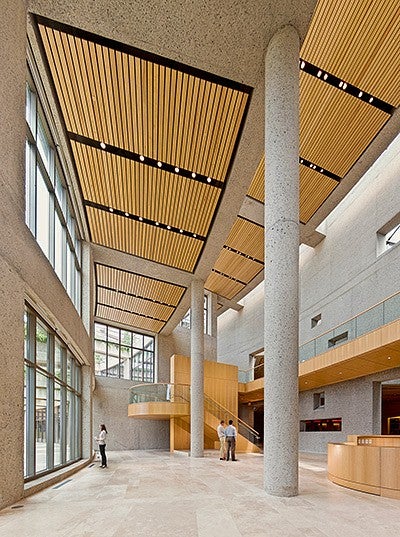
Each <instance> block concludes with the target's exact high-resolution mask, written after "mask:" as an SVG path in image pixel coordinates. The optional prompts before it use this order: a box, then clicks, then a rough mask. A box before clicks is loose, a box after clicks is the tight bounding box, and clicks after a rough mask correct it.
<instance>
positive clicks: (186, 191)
mask: <svg viewBox="0 0 400 537" xmlns="http://www.w3.org/2000/svg"><path fill="white" fill-rule="evenodd" d="M36 21H37V24H38V28H39V32H40V37H41V40H42V44H43V48H44V51H45V55H46V58H47V62H48V65H49V69H50V72H51V75H52V79H53V82H54V86H55V90H56V94H57V97H58V101H59V104H60V108H61V111H62V115H63V118H64V121H65V125H66V129H67V132H68V135H69V138H70V141H71V147H72V152H73V155H74V157H75V163H76V167H77V172H78V176H79V179H80V184H81V189H82V195H83V200H84V203H85V205H86V208H87V211H86V214H87V220H88V225H89V229H90V233H91V239H92V240H93V242H95V243H98V244H101V245H103V246H107V247H110V248H114V249H119V250H123V251H126V252H128V253H130V254H133V255H136V256H140V257H144V258H146V259H150V260H152V261H156V262H158V263H163V264H166V265H169V266H171V267H174V268H179V269H182V270H185V271H189V272H193V270H194V269H195V267H196V264H197V262H198V260H199V257H200V255H201V251H202V249H203V246H204V243H205V241H206V240H207V236H208V233H209V231H210V228H211V225H212V222H213V218H214V217H215V214H216V211H217V208H218V205H219V202H220V200H221V196H222V194H223V191H224V188H225V183H226V179H227V177H228V175H229V171H230V167H231V166H232V162H233V158H234V155H235V152H236V147H237V144H238V142H239V138H240V133H241V129H242V127H243V125H244V121H245V117H246V113H247V109H248V106H249V102H250V95H251V88H250V87H248V86H245V85H243V84H238V83H236V82H233V81H230V80H226V79H222V78H220V77H217V76H214V75H212V74H210V73H206V72H203V71H199V70H197V69H192V68H190V67H189V66H185V65H182V64H178V63H176V62H172V61H169V60H167V59H165V58H161V57H159V56H156V55H152V54H149V53H147V52H144V51H141V50H138V49H135V48H133V47H129V46H127V45H124V44H122V43H118V42H116V41H112V40H109V39H105V38H102V37H100V36H97V35H94V34H91V33H88V32H84V31H82V30H80V29H78V28H73V27H71V26H67V25H64V24H60V23H57V22H55V21H52V20H49V19H45V18H43V17H36ZM172 252H173V254H172Z"/></svg>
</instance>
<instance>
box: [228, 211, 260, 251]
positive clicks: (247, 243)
mask: <svg viewBox="0 0 400 537" xmlns="http://www.w3.org/2000/svg"><path fill="white" fill-rule="evenodd" d="M225 244H226V246H229V247H230V248H234V249H235V250H238V251H239V252H243V253H244V254H246V255H249V256H251V257H254V259H258V260H259V261H262V262H264V228H263V227H261V226H258V225H257V224H253V223H252V222H249V221H248V220H244V219H243V218H237V219H236V221H235V223H234V224H233V227H232V229H231V232H230V233H229V236H228V238H227V240H226V243H225Z"/></svg>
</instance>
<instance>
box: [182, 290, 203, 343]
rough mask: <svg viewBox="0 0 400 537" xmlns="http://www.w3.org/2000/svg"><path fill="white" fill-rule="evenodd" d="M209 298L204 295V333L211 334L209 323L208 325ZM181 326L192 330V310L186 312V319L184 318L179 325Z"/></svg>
mask: <svg viewBox="0 0 400 537" xmlns="http://www.w3.org/2000/svg"><path fill="white" fill-rule="evenodd" d="M208 317H209V315H208V296H207V295H204V333H205V334H209V333H210V331H209V323H208ZM179 326H182V327H183V328H188V329H189V330H190V309H189V310H188V311H187V312H186V314H185V315H184V317H183V318H182V320H181V322H180V323H179Z"/></svg>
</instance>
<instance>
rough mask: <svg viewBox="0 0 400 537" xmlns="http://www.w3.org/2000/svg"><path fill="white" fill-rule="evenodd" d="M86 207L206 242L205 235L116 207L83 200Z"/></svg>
mask: <svg viewBox="0 0 400 537" xmlns="http://www.w3.org/2000/svg"><path fill="white" fill-rule="evenodd" d="M83 202H84V204H85V206H86V207H93V208H94V209H99V210H100V211H105V212H107V213H112V214H116V215H117V216H122V217H123V218H129V219H130V220H135V222H140V223H142V224H147V225H149V226H154V227H158V228H159V229H165V230H167V231H171V232H172V233H177V234H178V235H184V236H185V237H190V238H191V239H196V240H198V241H201V242H205V241H206V237H203V235H198V234H197V233H192V232H191V231H186V230H185V229H182V228H178V227H174V226H170V225H169V224H163V223H162V222H159V221H157V220H150V218H144V217H143V216H138V215H136V214H131V213H128V212H126V211H121V210H120V209H115V208H114V207H106V206H105V205H101V204H100V203H95V202H94V201H89V200H83Z"/></svg>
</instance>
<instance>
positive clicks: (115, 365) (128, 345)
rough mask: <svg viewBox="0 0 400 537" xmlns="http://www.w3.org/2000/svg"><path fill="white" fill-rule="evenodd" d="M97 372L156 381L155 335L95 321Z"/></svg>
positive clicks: (116, 376)
mask: <svg viewBox="0 0 400 537" xmlns="http://www.w3.org/2000/svg"><path fill="white" fill-rule="evenodd" d="M94 327H95V336H94V338H95V341H94V346H95V347H94V360H95V374H96V375H99V376H103V377H115V378H124V379H129V380H134V381H137V382H154V381H155V348H154V337H153V336H147V335H145V334H140V333H139V332H131V331H130V330H122V329H120V328H115V327H114V326H108V325H105V324H100V323H95V325H94Z"/></svg>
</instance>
